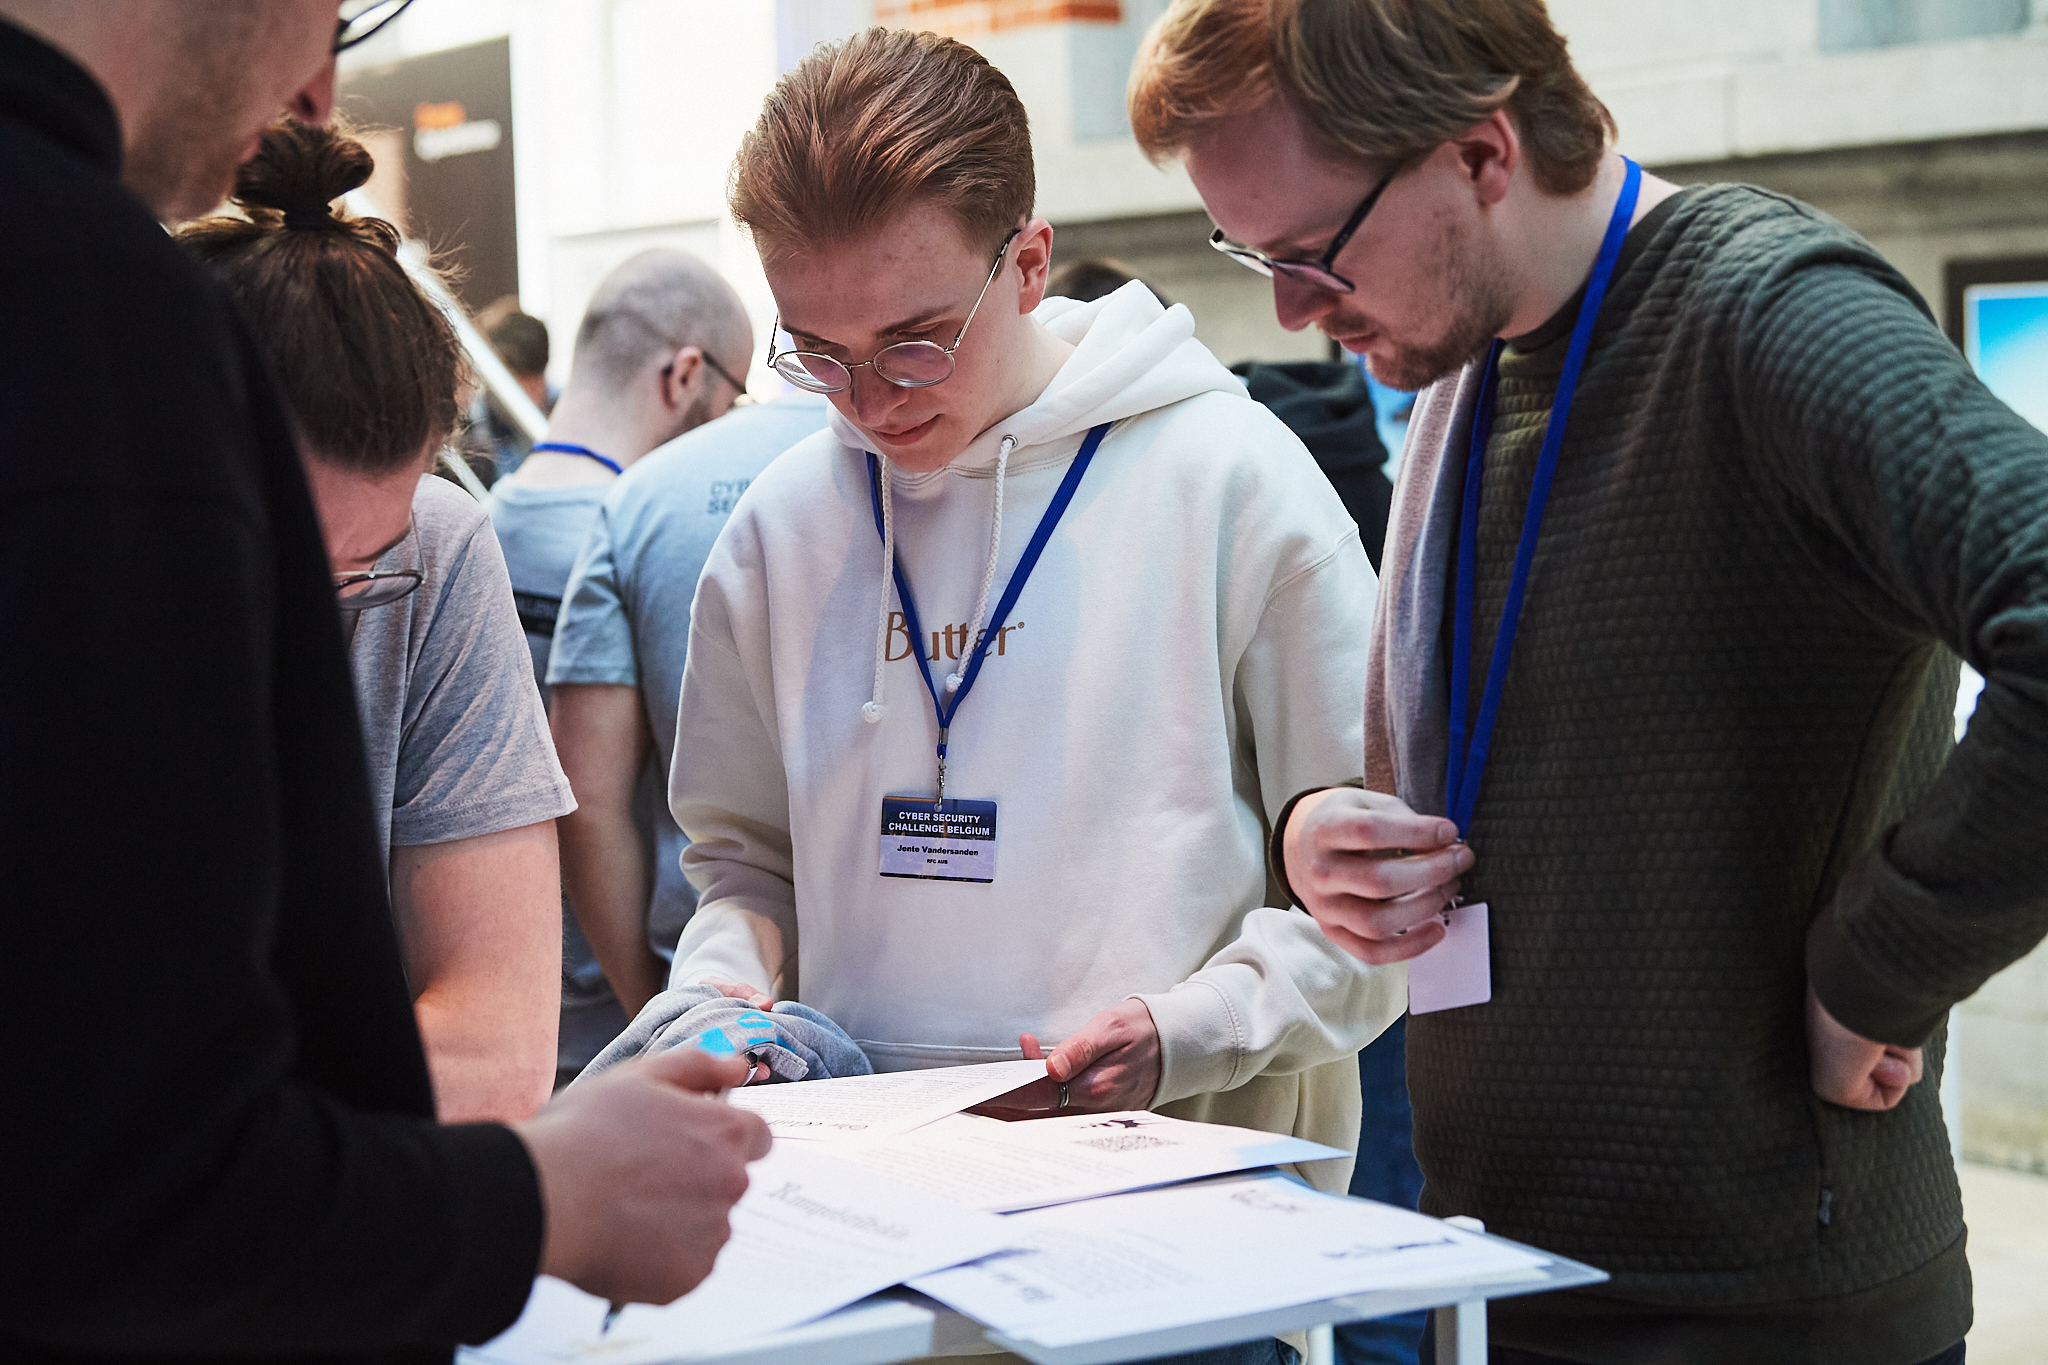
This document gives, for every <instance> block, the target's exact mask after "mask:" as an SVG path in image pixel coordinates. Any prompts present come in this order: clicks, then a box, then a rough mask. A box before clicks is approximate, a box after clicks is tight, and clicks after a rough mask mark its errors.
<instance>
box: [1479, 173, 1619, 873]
mask: <svg viewBox="0 0 2048 1365" xmlns="http://www.w3.org/2000/svg"><path fill="white" fill-rule="evenodd" d="M1622 160H1623V161H1624V162H1626V164H1627V166H1628V176H1627V178H1626V179H1625V180H1624V181H1623V182H1622V186H1621V197H1620V198H1619V199H1617V200H1615V203H1614V216H1613V217H1611V218H1609V219H1608V220H1607V235H1606V236H1605V237H1603V238H1601V240H1600V254H1599V255H1598V256H1596V257H1595V258H1594V260H1593V274H1592V276H1591V277H1590V278H1589V279H1587V281H1586V299H1585V302H1583V303H1581V304H1580V305H1579V317H1578V321H1577V322H1576V323H1574V324H1573V326H1572V344H1571V349H1570V350H1568V351H1567V352H1566V353H1565V358H1564V370H1563V372H1562V373H1560V374H1559V375H1558V377H1557V396H1556V397H1554V398H1552V399H1551V400H1550V423H1549V425H1548V426H1547V427H1545V428H1544V431H1543V449H1542V451H1541V452H1540V453H1539V454H1538V455H1537V457H1536V476H1535V478H1534V479H1533V480H1532V481H1531V483H1530V486H1529V510H1528V512H1527V513H1525V514H1524V515H1523V517H1522V539H1521V543H1520V544H1518V545H1517V546H1516V547H1515V571H1514V574H1513V576H1512V577H1511V578H1509V580H1508V596H1507V601H1506V602H1505V603H1503V604H1502V606H1501V609H1500V630H1499V631H1498V632H1497V633H1496V634H1495V635H1494V637H1493V657H1492V659H1491V660H1490V661H1489V662H1488V664H1487V668H1486V691H1485V692H1483V693H1482V694H1480V698H1479V715H1478V716H1477V718H1476V719H1475V720H1474V721H1473V722H1472V726H1471V733H1470V735H1469V737H1468V736H1467V734H1466V726H1465V714H1466V708H1467V707H1468V706H1469V704H1470V700H1471V685H1472V679H1471V672H1472V590H1473V584H1474V581H1475V580H1476V579H1477V578H1478V576H1479V574H1478V562H1479V485H1480V480H1481V478H1482V477H1483V476H1484V474H1485V470H1486V441H1487V438H1488V437H1489V436H1490V435H1491V434H1492V431H1493V399H1494V388H1495V386H1496V383H1497V381H1498V379H1499V376H1500V353H1501V351H1502V349H1503V347H1504V343H1502V342H1500V341H1498V340H1496V341H1495V342H1494V343H1493V348H1492V349H1491V350H1490V351H1489V352H1488V353H1487V356H1486V374H1485V377H1484V378H1483V379H1482V380H1481V381H1480V385H1479V403H1478V406H1477V407H1476V409H1475V410H1474V411H1473V414H1472V452H1471V455H1470V456H1469V457H1468V458H1467V460H1466V462H1465V505H1464V511H1463V515H1462V516H1461V517H1460V519H1459V522H1458V576H1457V616H1456V618H1455V621H1456V624H1455V626H1454V628H1453V633H1452V637H1451V743H1450V769H1449V772H1448V773H1447V774H1446V776H1445V779H1444V813H1445V814H1447V815H1448V816H1450V818H1451V820H1452V822H1453V823H1455V824H1456V825H1457V827H1458V833H1459V834H1461V835H1463V834H1466V833H1469V832H1470V830H1471V827H1472V811H1473V808H1474V807H1475V806H1477V805H1478V804H1479V779H1480V777H1481V776H1482V775H1484V774H1485V772H1486V755H1487V750H1488V749H1489V748H1490V747H1491V746H1492V743H1493V723H1494V720H1495V719H1496V718H1497V717H1498V716H1499V714H1500V694H1501V690H1502V688H1503V687H1504V686H1505V685H1506V683H1507V677H1508V660H1509V658H1511V657H1512V656H1513V654H1514V651H1515V632H1516V630H1518V629H1519V628H1520V626H1521V623H1522V596H1523V594H1524V593H1525V592H1526V591H1527V590H1528V587H1529V566H1530V565H1531V564H1533V563H1534V562H1535V560H1536V538H1537V536H1538V535H1540V534H1541V533H1542V530H1543V512H1544V509H1545V508H1546V507H1547V506H1548V505H1549V502H1550V481H1551V477H1552V476H1553V475H1554V474H1556V473H1557V455H1558V451H1559V450H1561V449H1562V448H1563V447H1564V425H1565V418H1566V417H1567V416H1569V415H1570V413H1571V407H1572V397H1573V395H1574V394H1576V393H1577V392H1578V388H1579V371H1580V370H1581V369H1583V368H1584V367H1585V363H1586V351H1587V349H1588V348H1589V347H1591V345H1592V344H1593V325H1594V323H1595V322H1596V321H1597V320H1598V319H1599V317H1600V305H1601V303H1602V302H1603V301H1604V300H1605V299H1606V297H1607V284H1608V281H1609V280H1610V279H1612V278H1613V276H1614V265H1615V262H1616V261H1617V260H1619V259H1620V258H1621V243H1622V239H1623V238H1625V237H1627V236H1628V225H1629V219H1630V218H1631V217H1633V216H1634V214H1635V208H1636V195H1637V192H1638V191H1639V190H1640V189H1641V188H1642V181H1643V168H1642V167H1641V166H1638V165H1637V164H1636V163H1635V162H1633V161H1629V160H1628V158H1626V157H1623V158H1622Z"/></svg>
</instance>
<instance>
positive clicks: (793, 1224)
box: [479, 1087, 1018, 1365]
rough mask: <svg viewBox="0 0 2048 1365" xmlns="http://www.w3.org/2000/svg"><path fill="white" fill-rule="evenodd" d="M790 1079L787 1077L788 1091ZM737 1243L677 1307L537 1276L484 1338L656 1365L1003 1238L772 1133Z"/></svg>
mask: <svg viewBox="0 0 2048 1365" xmlns="http://www.w3.org/2000/svg"><path fill="white" fill-rule="evenodd" d="M791 1088H792V1089H793V1088H795V1087H791ZM748 1176H749V1180H750V1183H749V1185H748V1187H747V1192H746V1194H745V1195H744V1196H743V1197H742V1198H741V1199H740V1202H739V1203H738V1204H737V1205H736V1206H734V1208H733V1212H732V1240H731V1241H729V1242H727V1243H726V1244H725V1246H724V1248H723V1249H721V1250H720V1251H719V1253H718V1263H717V1265H716V1266H715V1267H713V1269H712V1271H711V1275H710V1278H708V1279H706V1280H705V1281H704V1283H702V1284H700V1285H698V1286H697V1287H696V1288H695V1289H693V1290H691V1291H690V1292H689V1293H688V1294H685V1295H684V1296H683V1297H682V1298H680V1299H677V1300H676V1301H675V1302H674V1303H671V1304H667V1305H664V1306H660V1307H654V1306H650V1305H647V1304H633V1305H631V1306H629V1307H628V1308H627V1309H626V1310H625V1312H623V1313H622V1314H620V1315H619V1320H618V1321H617V1322H616V1323H615V1324H613V1326H612V1329H611V1331H610V1332H603V1333H601V1331H600V1328H601V1326H602V1324H603V1321H604V1316H605V1309H606V1307H607V1305H606V1304H605V1301H604V1300H603V1299H599V1298H595V1297H593V1296H591V1295H589V1294H585V1293H584V1292H583V1291H582V1290H580V1289H577V1288H575V1287H574V1286H571V1285H568V1284H564V1283H563V1282H562V1281H560V1280H553V1279H548V1278H546V1277H542V1278H541V1279H540V1280H539V1281H537V1282H536V1283H535V1285H534V1292H533V1297H532V1298H531V1299H530V1300H528V1302H527V1305H526V1311H525V1312H524V1313H522V1314H521V1315H520V1317H519V1320H518V1321H517V1322H515V1323H513V1324H512V1326H511V1327H510V1328H509V1329H507V1330H506V1331H505V1332H504V1333H503V1334H502V1335H500V1336H498V1337H496V1338H494V1339H493V1340H491V1341H490V1342H488V1343H486V1344H485V1345H484V1346H482V1347H480V1348H479V1353H480V1354H481V1355H482V1356H483V1357H485V1358H486V1359H488V1360H490V1361H492V1362H499V1363H500V1365H579V1363H580V1362H585V1361H590V1362H602V1365H657V1362H664V1361H674V1360H689V1359H693V1358H696V1357H699V1356H704V1355H709V1354H712V1353H715V1352H719V1351H724V1350H727V1349H730V1348H731V1347H733V1346H736V1345H739V1344H740V1343H742V1342H745V1341H746V1340H748V1339H749V1338H752V1337H759V1336H762V1335H764V1334H766V1333H769V1332H776V1331H781V1330H782V1329H784V1328H787V1327H794V1326H796V1325H797V1324H798V1323H801V1322H808V1321H809V1320H811V1319H812V1318H816V1317H819V1316H821V1315H823V1314H825V1313H830V1312H832V1311H833V1310H834V1309H838V1308H843V1307H845V1306H846V1305H847V1304H849V1303H853V1302H855V1301H856V1300H858V1299H864V1298H866V1297H867V1296H868V1295H870V1294H873V1293H876V1292H878V1291H880V1290H883V1289H887V1288H889V1287H890V1286H891V1285H895V1284H900V1283H902V1282H903V1281H904V1280H906V1279H910V1278H912V1277H914V1276H917V1275H922V1274H926V1273H929V1272H931V1271H933V1270H939V1269H942V1268H944V1267H946V1266H950V1265H958V1264H959V1263H960V1262H962V1261H967V1260H973V1259H974V1258H976V1257H980V1256H986V1255H987V1254H989V1253H990V1252H991V1251H995V1250H999V1249H1001V1248H1003V1247H1006V1246H1011V1245H1013V1244H1014V1243H1015V1241H1016V1233H1017V1231H1018V1230H1017V1229H1015V1228H1013V1227H1011V1226H1010V1225H1009V1224H1008V1223H1007V1222H1005V1221H1004V1220H1003V1219H1000V1218H996V1217H994V1216H992V1215H990V1214H986V1213H979V1212H976V1211H975V1210H973V1209H966V1208H962V1207H961V1206H960V1205H958V1204H954V1203H951V1202H949V1201H947V1200H944V1199H940V1198H938V1197H936V1196H934V1195H929V1194H926V1193H924V1192H923V1191H921V1190H913V1189H911V1188H909V1187H908V1186H905V1185H901V1184H898V1183H897V1182H896V1181H893V1180H889V1179H886V1178H884V1177H882V1176H878V1175H874V1174H872V1173H871V1172H868V1171H863V1170H861V1169H859V1168H858V1167H854V1166H849V1165H847V1164H846V1163H845V1162H843V1161H835V1160H834V1159H833V1158H832V1157H830V1156H828V1155H826V1154H825V1153H824V1152H823V1151H821V1150H819V1149H817V1148H815V1147H810V1148H807V1147H804V1146H800V1145H791V1144H785V1143H777V1144H776V1145H775V1148H774V1150H773V1151H771V1152H770V1153H769V1154H768V1155H767V1156H766V1157H765V1158H763V1159H762V1160H760V1161H758V1162H756V1163H755V1164H754V1165H753V1166H752V1167H751V1168H750V1169H749V1171H748Z"/></svg>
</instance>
